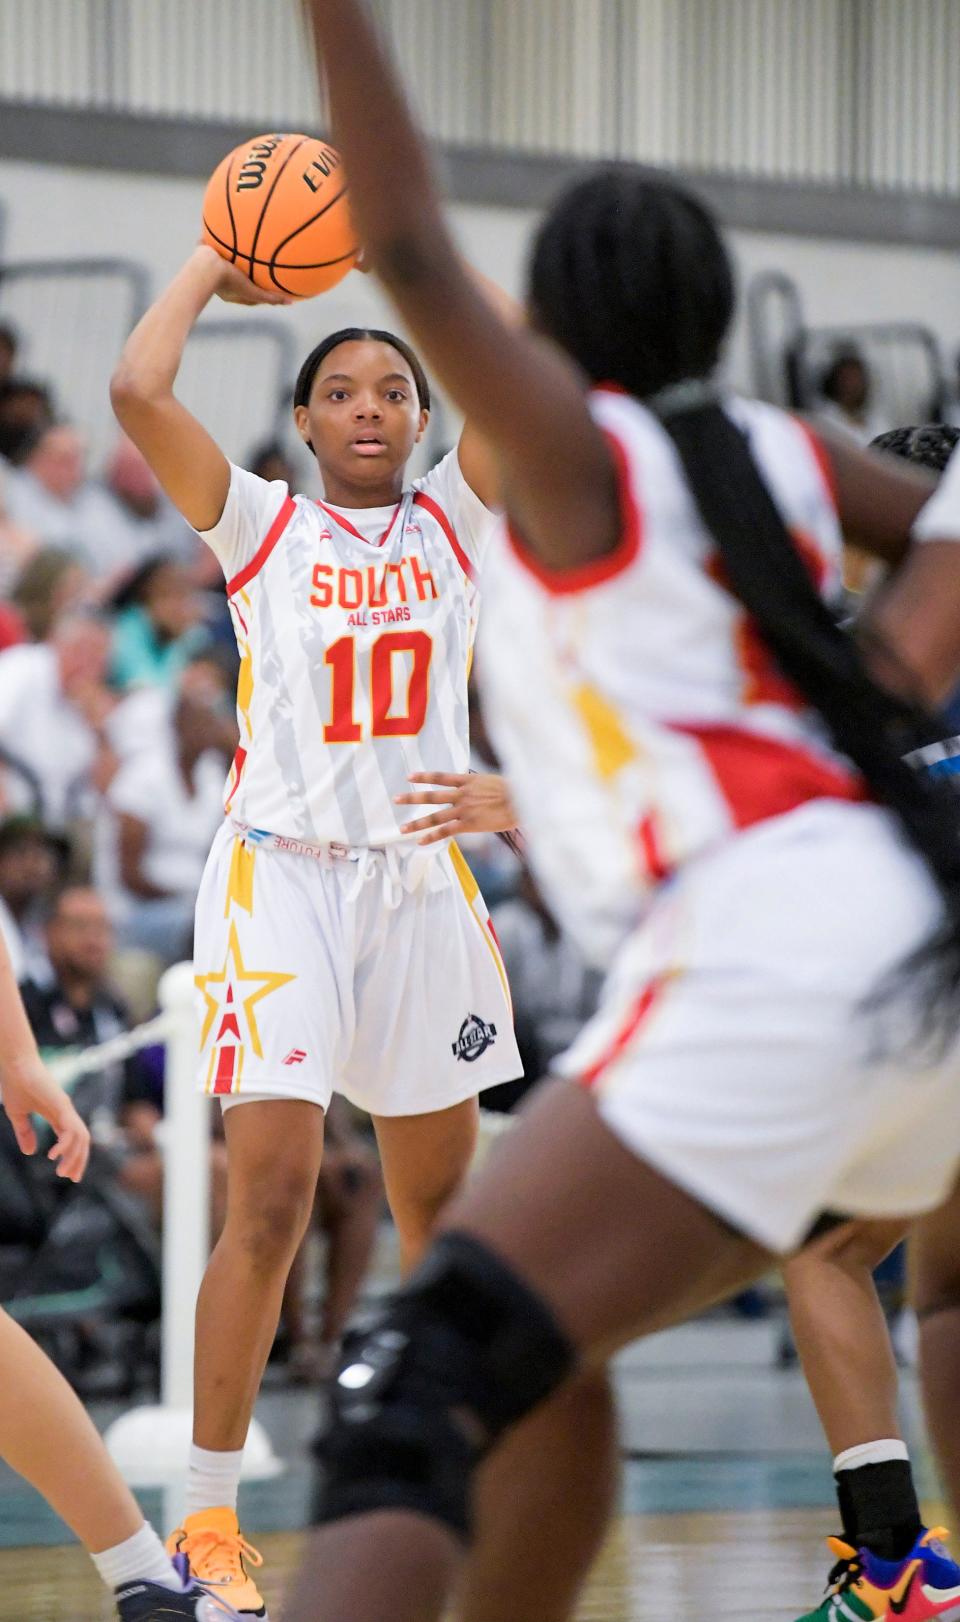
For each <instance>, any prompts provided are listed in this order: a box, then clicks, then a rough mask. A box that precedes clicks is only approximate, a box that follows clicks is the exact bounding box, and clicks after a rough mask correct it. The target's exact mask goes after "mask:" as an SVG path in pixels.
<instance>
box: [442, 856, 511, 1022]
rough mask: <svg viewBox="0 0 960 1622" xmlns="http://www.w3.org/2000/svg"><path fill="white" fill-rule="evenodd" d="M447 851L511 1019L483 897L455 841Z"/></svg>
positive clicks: (501, 966) (503, 968)
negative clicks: (492, 965)
mask: <svg viewBox="0 0 960 1622" xmlns="http://www.w3.org/2000/svg"><path fill="white" fill-rule="evenodd" d="M447 849H448V851H449V853H450V861H451V862H452V864H453V871H454V873H455V874H456V876H457V881H458V883H459V885H460V888H461V890H462V891H463V898H464V900H465V901H466V903H467V906H468V907H469V908H470V916H471V917H472V918H473V919H474V921H475V923H476V925H477V928H478V929H479V930H480V933H481V934H482V936H483V940H484V944H485V946H486V948H487V951H488V952H489V953H490V956H491V957H492V958H493V961H494V964H495V966H496V970H497V973H498V974H499V976H500V984H501V985H502V986H503V995H504V997H505V998H506V1002H507V1008H508V1009H509V1011H510V1018H511V1019H512V1018H513V998H512V997H511V995H510V982H509V980H508V979H507V970H506V965H505V964H504V961H503V956H502V954H501V952H500V942H499V941H498V940H497V932H496V930H495V929H494V927H493V921H492V919H491V917H490V914H489V913H488V912H487V908H486V903H485V902H484V899H483V896H482V895H481V893H480V886H479V884H478V883H477V881H476V879H475V878H474V876H473V873H472V871H471V869H470V864H469V862H468V861H467V859H466V857H465V856H464V854H463V851H462V850H461V849H460V847H459V845H458V844H457V842H456V840H454V839H451V841H450V843H449V845H448V846H447ZM478 901H479V903H480V907H479V909H478V907H477V902H478Z"/></svg>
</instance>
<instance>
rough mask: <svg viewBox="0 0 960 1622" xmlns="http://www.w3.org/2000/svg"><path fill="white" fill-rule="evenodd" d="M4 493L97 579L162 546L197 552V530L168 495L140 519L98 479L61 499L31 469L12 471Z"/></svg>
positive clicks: (14, 511) (167, 550)
mask: <svg viewBox="0 0 960 1622" xmlns="http://www.w3.org/2000/svg"><path fill="white" fill-rule="evenodd" d="M5 494H6V509H7V514H8V517H9V518H10V519H11V520H13V521H14V522H15V523H16V524H19V525H20V526H22V528H23V529H25V530H27V531H29V532H30V533H32V534H34V535H36V536H37V537H38V538H39V540H40V541H41V542H42V544H43V545H44V546H61V547H63V548H64V550H65V551H67V552H70V553H72V554H73V556H74V557H76V558H77V560H78V562H80V563H82V564H83V565H84V566H85V568H87V569H89V571H90V573H91V574H92V575H93V576H94V577H95V578H97V579H104V578H106V577H112V576H115V575H122V574H125V573H126V572H127V571H128V570H130V569H135V568H138V567H139V565H140V564H141V563H143V562H144V561H145V559H146V558H148V557H150V556H152V555H153V554H154V553H158V552H159V553H163V554H164V555H165V556H171V557H176V558H178V559H181V560H183V561H186V562H190V561H192V560H193V559H194V558H195V556H196V539H195V536H194V532H193V531H192V530H191V529H190V527H189V525H188V524H187V523H186V520H185V519H183V518H181V517H180V515H179V513H178V512H177V511H176V509H175V508H174V507H172V506H171V505H170V503H169V502H166V501H164V503H163V504H162V505H161V507H160V508H159V509H158V512H157V514H156V516H155V517H153V518H143V519H139V518H137V517H136V516H135V515H134V514H133V513H131V512H129V511H128V509H127V508H125V507H124V506H123V504H122V502H120V501H118V500H117V498H116V496H115V495H113V493H112V491H110V490H108V489H107V488H106V486H105V485H102V484H100V483H99V482H97V481H96V480H93V479H88V480H87V481H86V483H84V484H82V485H81V486H80V488H79V489H78V490H77V491H75V493H74V494H73V495H72V496H71V497H70V498H69V500H67V501H61V500H60V499H59V497H57V496H55V495H52V494H51V492H50V491H49V490H47V489H46V487H45V486H44V485H43V484H41V483H40V481H39V479H36V478H34V476H33V474H32V473H30V472H29V471H28V470H26V469H13V470H11V471H10V473H9V476H8V479H7V483H6V487H5Z"/></svg>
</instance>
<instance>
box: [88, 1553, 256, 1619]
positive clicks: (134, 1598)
mask: <svg viewBox="0 0 960 1622" xmlns="http://www.w3.org/2000/svg"><path fill="white" fill-rule="evenodd" d="M173 1564H174V1567H175V1569H176V1570H177V1571H178V1572H179V1574H180V1576H181V1577H182V1578H183V1587H182V1589H181V1590H180V1591H179V1593H178V1592H177V1590H176V1589H174V1588H164V1586H163V1584H162V1583H147V1582H133V1583H124V1585H123V1587H122V1588H118V1589H116V1590H115V1591H114V1596H113V1597H114V1600H115V1601H116V1606H117V1616H118V1617H119V1619H120V1622H176V1618H178V1617H179V1619H180V1622H242V1618H241V1617H240V1613H239V1612H238V1611H235V1610H234V1609H233V1606H232V1605H228V1604H227V1603H226V1601H225V1600H222V1599H220V1598H218V1596H217V1595H216V1594H214V1593H212V1592H211V1590H210V1589H209V1588H205V1587H204V1585H203V1584H202V1583H198V1582H194V1580H193V1578H192V1577H191V1576H190V1566H189V1563H188V1561H187V1560H186V1559H185V1557H184V1556H183V1555H174V1558H173Z"/></svg>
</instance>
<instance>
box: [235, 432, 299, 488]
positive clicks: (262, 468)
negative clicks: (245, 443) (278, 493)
mask: <svg viewBox="0 0 960 1622" xmlns="http://www.w3.org/2000/svg"><path fill="white" fill-rule="evenodd" d="M246 465H247V466H248V467H249V469H250V472H251V473H255V474H256V475H257V478H258V479H266V481H267V483H268V484H272V483H273V481H274V480H275V479H279V480H280V481H281V482H282V483H283V484H286V485H288V486H289V488H290V489H291V490H295V489H296V488H297V484H298V474H297V470H296V467H295V466H294V464H293V460H292V458H291V456H290V454H289V452H288V451H287V450H286V449H285V447H284V446H283V445H282V444H281V442H280V440H279V439H267V440H264V442H263V444H262V445H258V446H257V447H256V449H255V450H252V451H251V452H250V458H249V461H248V463H247V464H246Z"/></svg>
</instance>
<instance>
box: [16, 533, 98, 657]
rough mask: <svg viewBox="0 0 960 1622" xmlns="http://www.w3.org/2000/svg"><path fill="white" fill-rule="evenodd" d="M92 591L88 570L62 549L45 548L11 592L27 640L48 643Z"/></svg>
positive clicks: (37, 554)
mask: <svg viewBox="0 0 960 1622" xmlns="http://www.w3.org/2000/svg"><path fill="white" fill-rule="evenodd" d="M91 588H92V582H91V579H90V576H89V575H88V573H87V571H86V569H84V567H83V565H82V564H80V563H78V562H77V560H76V558H74V557H72V556H71V554H70V553H69V552H65V551H64V550H63V548H62V547H58V546H44V547H42V548H41V549H40V551H38V552H35V553H34V554H33V556H32V557H31V558H30V560H29V562H28V563H26V564H25V565H24V567H23V568H22V569H21V570H20V573H19V574H18V575H17V578H16V580H15V581H14V583H13V587H12V589H11V592H10V601H11V603H12V604H13V606H14V608H15V609H16V610H17V612H18V614H19V616H20V619H21V620H22V622H23V627H24V630H25V632H26V636H27V640H29V641H31V642H46V641H47V639H48V637H49V636H50V634H51V632H52V630H53V627H54V625H55V624H56V623H57V621H58V620H59V619H62V618H63V616H64V615H65V614H67V613H69V612H70V611H71V610H72V609H76V608H81V607H82V605H83V603H84V602H85V601H88V600H89V598H90V595H91Z"/></svg>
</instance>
